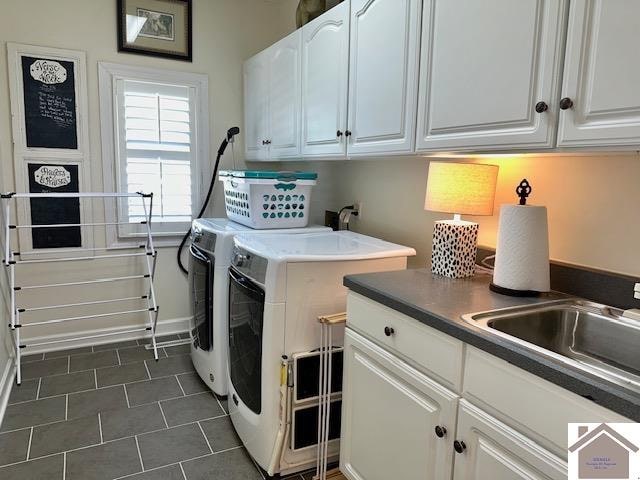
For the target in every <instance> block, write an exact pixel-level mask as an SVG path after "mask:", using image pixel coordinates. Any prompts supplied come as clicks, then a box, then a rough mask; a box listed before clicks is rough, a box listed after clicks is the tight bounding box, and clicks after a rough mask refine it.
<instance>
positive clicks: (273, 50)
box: [267, 30, 302, 160]
mask: <svg viewBox="0 0 640 480" xmlns="http://www.w3.org/2000/svg"><path fill="white" fill-rule="evenodd" d="M301 38H302V32H301V31H300V30H296V31H295V32H293V33H292V34H291V35H289V36H287V37H285V38H283V39H282V40H280V41H279V42H278V43H276V44H274V45H272V46H271V47H269V49H268V50H267V51H268V52H269V53H268V55H269V142H270V143H269V150H270V157H271V159H273V160H277V159H279V158H286V157H296V156H299V155H300V95H301V93H302V91H301V87H300V46H301V43H300V42H301Z"/></svg>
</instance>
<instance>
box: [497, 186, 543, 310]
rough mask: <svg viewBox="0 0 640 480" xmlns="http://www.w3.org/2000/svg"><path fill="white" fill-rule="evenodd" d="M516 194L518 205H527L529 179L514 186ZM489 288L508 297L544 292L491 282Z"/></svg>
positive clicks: (532, 295)
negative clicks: (518, 288)
mask: <svg viewBox="0 0 640 480" xmlns="http://www.w3.org/2000/svg"><path fill="white" fill-rule="evenodd" d="M515 191H516V195H518V197H519V198H520V201H519V205H524V206H526V205H527V197H529V195H531V192H532V191H533V188H532V187H531V184H530V183H529V181H528V180H527V179H526V178H524V179H522V181H521V182H520V184H518V186H517V187H516V190H515ZM489 290H491V291H492V292H495V293H499V294H501V295H508V296H510V297H540V296H541V295H543V293H544V292H540V291H537V290H515V289H512V288H507V287H502V286H500V285H496V284H495V283H493V282H491V283H490V284H489Z"/></svg>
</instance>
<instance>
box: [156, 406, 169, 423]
mask: <svg viewBox="0 0 640 480" xmlns="http://www.w3.org/2000/svg"><path fill="white" fill-rule="evenodd" d="M158 408H160V413H161V414H162V419H163V420H164V424H165V425H166V426H167V428H169V422H167V417H165V416H164V410H162V405H160V400H158Z"/></svg>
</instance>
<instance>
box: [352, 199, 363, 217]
mask: <svg viewBox="0 0 640 480" xmlns="http://www.w3.org/2000/svg"><path fill="white" fill-rule="evenodd" d="M353 207H354V210H355V211H356V212H358V215H357V216H358V218H362V202H353Z"/></svg>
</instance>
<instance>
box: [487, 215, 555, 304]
mask: <svg viewBox="0 0 640 480" xmlns="http://www.w3.org/2000/svg"><path fill="white" fill-rule="evenodd" d="M493 283H494V284H495V285H497V286H499V287H502V288H508V289H511V290H520V291H526V290H530V291H534V292H548V291H549V289H550V286H549V227H548V224H547V208H546V207H539V206H534V205H502V207H501V208H500V221H499V226H498V245H497V247H496V261H495V269H494V271H493Z"/></svg>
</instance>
